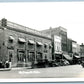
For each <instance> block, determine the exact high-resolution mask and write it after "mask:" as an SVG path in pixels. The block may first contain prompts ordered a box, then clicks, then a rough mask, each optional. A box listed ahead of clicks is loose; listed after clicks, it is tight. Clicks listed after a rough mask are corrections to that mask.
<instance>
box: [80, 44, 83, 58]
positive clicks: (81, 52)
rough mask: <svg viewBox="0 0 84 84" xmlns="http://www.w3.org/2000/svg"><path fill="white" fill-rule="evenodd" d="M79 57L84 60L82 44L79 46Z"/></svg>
mask: <svg viewBox="0 0 84 84" xmlns="http://www.w3.org/2000/svg"><path fill="white" fill-rule="evenodd" d="M80 56H81V57H82V58H84V44H83V43H82V44H81V45H80Z"/></svg>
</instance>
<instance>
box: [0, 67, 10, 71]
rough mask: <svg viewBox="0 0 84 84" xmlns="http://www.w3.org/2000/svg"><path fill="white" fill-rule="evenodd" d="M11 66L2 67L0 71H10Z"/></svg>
mask: <svg viewBox="0 0 84 84" xmlns="http://www.w3.org/2000/svg"><path fill="white" fill-rule="evenodd" d="M10 70H11V68H1V69H0V71H10Z"/></svg>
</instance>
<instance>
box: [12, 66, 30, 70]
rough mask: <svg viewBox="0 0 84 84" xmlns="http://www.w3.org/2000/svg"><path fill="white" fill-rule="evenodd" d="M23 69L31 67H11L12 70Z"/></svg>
mask: <svg viewBox="0 0 84 84" xmlns="http://www.w3.org/2000/svg"><path fill="white" fill-rule="evenodd" d="M22 69H31V67H17V68H16V67H15V68H11V70H22Z"/></svg>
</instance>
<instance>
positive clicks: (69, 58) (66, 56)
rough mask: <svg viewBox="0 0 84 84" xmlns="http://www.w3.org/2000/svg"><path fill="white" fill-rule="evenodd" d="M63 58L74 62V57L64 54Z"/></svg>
mask: <svg viewBox="0 0 84 84" xmlns="http://www.w3.org/2000/svg"><path fill="white" fill-rule="evenodd" d="M63 56H64V57H65V58H66V59H67V60H72V57H70V56H69V55H67V54H63Z"/></svg>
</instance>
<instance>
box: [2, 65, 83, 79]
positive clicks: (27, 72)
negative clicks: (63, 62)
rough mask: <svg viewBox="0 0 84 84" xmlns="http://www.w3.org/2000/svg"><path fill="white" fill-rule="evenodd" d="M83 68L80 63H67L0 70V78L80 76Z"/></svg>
mask: <svg viewBox="0 0 84 84" xmlns="http://www.w3.org/2000/svg"><path fill="white" fill-rule="evenodd" d="M82 77H84V68H82V66H81V65H69V66H60V67H52V68H38V69H13V70H11V71H0V79H1V78H82Z"/></svg>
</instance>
